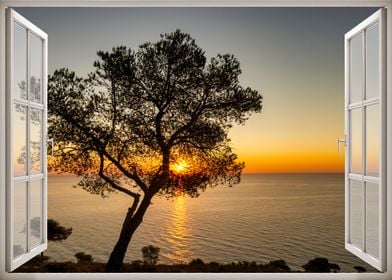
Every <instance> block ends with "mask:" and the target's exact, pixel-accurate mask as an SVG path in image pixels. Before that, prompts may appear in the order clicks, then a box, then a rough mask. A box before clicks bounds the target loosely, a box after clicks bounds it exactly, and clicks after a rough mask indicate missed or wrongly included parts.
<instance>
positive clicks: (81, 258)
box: [74, 252, 93, 263]
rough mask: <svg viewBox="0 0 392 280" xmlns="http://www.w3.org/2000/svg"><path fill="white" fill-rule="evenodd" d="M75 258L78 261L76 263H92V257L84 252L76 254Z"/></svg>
mask: <svg viewBox="0 0 392 280" xmlns="http://www.w3.org/2000/svg"><path fill="white" fill-rule="evenodd" d="M74 256H75V258H76V259H77V260H78V263H92V262H93V257H92V256H91V255H89V254H86V253H85V252H79V253H76V254H75V255H74Z"/></svg>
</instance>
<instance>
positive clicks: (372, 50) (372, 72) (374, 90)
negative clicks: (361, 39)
mask: <svg viewBox="0 0 392 280" xmlns="http://www.w3.org/2000/svg"><path fill="white" fill-rule="evenodd" d="M379 43H380V40H379V25H378V23H377V24H375V25H373V26H372V27H370V28H369V29H368V30H367V32H366V99H369V98H372V97H377V96H378V95H379V92H380V80H379V79H380V72H379V63H380V58H379V47H380V45H379Z"/></svg>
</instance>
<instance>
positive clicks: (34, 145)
mask: <svg viewBox="0 0 392 280" xmlns="http://www.w3.org/2000/svg"><path fill="white" fill-rule="evenodd" d="M30 112H31V115H30V123H31V127H30V136H31V139H30V160H31V174H37V173H42V168H41V165H42V161H41V158H42V152H41V150H42V140H41V139H42V135H41V133H42V129H41V125H42V111H41V110H38V109H30Z"/></svg>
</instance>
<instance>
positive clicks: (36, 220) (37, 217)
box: [30, 180, 42, 247]
mask: <svg viewBox="0 0 392 280" xmlns="http://www.w3.org/2000/svg"><path fill="white" fill-rule="evenodd" d="M41 186H42V181H41V180H35V181H32V182H31V221H30V229H31V246H32V247H35V246H37V245H39V244H41V227H42V224H41V223H42V218H41V217H42V213H41V201H42V187H41Z"/></svg>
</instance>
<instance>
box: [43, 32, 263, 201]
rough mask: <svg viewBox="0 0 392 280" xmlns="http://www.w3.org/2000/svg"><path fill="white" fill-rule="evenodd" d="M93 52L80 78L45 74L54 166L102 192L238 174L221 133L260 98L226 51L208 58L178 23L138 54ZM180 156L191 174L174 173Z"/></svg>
mask: <svg viewBox="0 0 392 280" xmlns="http://www.w3.org/2000/svg"><path fill="white" fill-rule="evenodd" d="M97 54H98V57H99V59H98V60H97V61H95V63H94V67H95V71H94V72H92V73H90V74H89V75H88V77H87V78H81V77H78V76H77V75H76V74H75V73H74V72H72V71H69V70H67V69H60V70H57V71H55V72H54V74H53V75H51V76H50V77H49V93H48V97H49V122H50V127H49V133H50V137H54V138H55V140H56V143H57V151H56V157H55V158H53V159H52V161H51V167H52V169H53V170H55V171H60V172H71V173H75V174H77V175H79V176H82V180H81V181H80V183H79V184H80V185H81V186H82V187H84V188H85V189H86V190H88V191H90V192H91V193H95V194H101V195H103V196H105V195H107V194H108V193H110V192H111V191H113V190H117V191H121V192H124V193H127V194H129V195H131V192H134V190H133V189H134V188H136V192H138V191H144V192H146V191H148V190H149V189H150V188H152V187H156V188H158V189H155V190H154V191H159V192H160V193H162V194H166V195H175V194H176V193H177V192H178V189H179V186H180V185H181V186H180V188H181V192H183V193H186V194H189V195H191V196H195V195H197V194H198V190H199V189H205V188H206V187H207V186H216V185H218V184H224V183H227V184H229V185H231V184H234V183H237V182H238V181H239V179H240V173H241V170H242V169H243V167H244V164H243V163H240V162H237V155H236V154H235V153H233V151H232V149H231V147H230V139H229V138H228V130H229V129H230V128H231V127H232V125H233V123H240V124H242V123H244V121H245V120H246V119H247V117H248V116H249V115H250V114H251V113H252V112H259V111H260V110H261V103H262V97H261V96H260V94H259V93H258V92H257V91H256V90H252V89H250V88H244V87H242V86H241V85H240V83H239V80H238V77H239V75H240V73H241V69H240V63H239V61H238V60H237V59H236V58H235V57H234V56H233V55H228V54H226V55H218V56H217V57H214V58H211V60H210V61H209V63H207V59H206V57H205V54H204V51H203V50H202V49H201V48H200V47H198V46H197V45H196V42H195V40H194V39H192V38H191V37H190V35H189V34H185V33H182V32H181V31H179V30H177V31H175V32H173V33H170V34H165V35H161V40H160V41H158V42H156V43H145V44H143V45H141V46H140V47H139V49H138V50H137V51H133V50H131V49H129V48H126V47H124V46H120V47H116V48H113V49H112V51H111V52H104V51H99V52H98V53H97ZM179 160H183V161H186V162H187V165H188V166H189V170H187V171H188V172H184V173H181V174H175V172H173V170H172V169H171V168H170V166H172V165H173V164H175V163H176V162H178V161H179ZM165 173H167V174H168V175H169V176H168V178H166V179H165V180H163V181H162V182H163V184H159V181H160V180H162V179H161V178H162V175H164V174H165ZM176 175H177V176H176ZM127 179H128V180H127ZM157 183H158V184H157ZM124 186H128V187H130V188H128V187H124Z"/></svg>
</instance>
